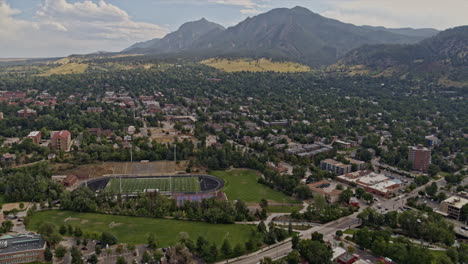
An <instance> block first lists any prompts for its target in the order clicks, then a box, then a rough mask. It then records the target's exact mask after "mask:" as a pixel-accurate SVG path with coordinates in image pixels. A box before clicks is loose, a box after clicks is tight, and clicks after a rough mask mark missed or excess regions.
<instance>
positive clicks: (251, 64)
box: [200, 58, 311, 72]
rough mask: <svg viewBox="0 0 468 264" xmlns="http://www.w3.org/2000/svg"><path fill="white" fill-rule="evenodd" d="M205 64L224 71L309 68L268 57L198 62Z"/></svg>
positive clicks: (304, 69)
mask: <svg viewBox="0 0 468 264" xmlns="http://www.w3.org/2000/svg"><path fill="white" fill-rule="evenodd" d="M200 63H201V64H205V65H207V66H210V67H213V68H216V69H218V70H222V71H226V72H240V71H250V72H267V71H272V72H308V71H311V69H310V68H309V67H308V66H305V65H302V64H299V63H295V62H274V61H271V60H268V59H259V60H253V59H237V60H228V59H219V58H212V59H207V60H204V61H201V62H200Z"/></svg>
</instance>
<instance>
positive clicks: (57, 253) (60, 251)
mask: <svg viewBox="0 0 468 264" xmlns="http://www.w3.org/2000/svg"><path fill="white" fill-rule="evenodd" d="M66 253H67V249H66V248H65V247H63V246H57V247H56V248H55V257H56V258H58V259H61V258H63V257H64V256H65V254H66Z"/></svg>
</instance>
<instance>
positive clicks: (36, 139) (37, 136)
mask: <svg viewBox="0 0 468 264" xmlns="http://www.w3.org/2000/svg"><path fill="white" fill-rule="evenodd" d="M27 137H28V138H30V139H31V140H32V142H33V143H34V144H37V145H39V143H41V139H42V134H41V132H40V131H32V132H31V133H29V135H28V136H27Z"/></svg>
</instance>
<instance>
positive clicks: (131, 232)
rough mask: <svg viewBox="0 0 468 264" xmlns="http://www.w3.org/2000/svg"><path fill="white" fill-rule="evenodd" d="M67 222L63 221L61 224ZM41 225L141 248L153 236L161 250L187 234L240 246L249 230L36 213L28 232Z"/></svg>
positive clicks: (157, 221) (228, 226)
mask: <svg viewBox="0 0 468 264" xmlns="http://www.w3.org/2000/svg"><path fill="white" fill-rule="evenodd" d="M66 219H68V220H67V221H65V220H66ZM43 222H50V223H54V224H55V225H57V227H59V226H60V225H61V224H71V225H73V226H79V227H80V228H81V229H82V230H83V232H98V233H101V232H104V231H108V232H110V233H112V234H114V235H115V236H116V237H117V238H118V240H119V242H120V243H130V244H145V243H146V241H147V240H146V238H147V235H148V234H150V233H154V234H155V235H156V237H157V239H158V241H159V243H160V245H161V246H163V247H165V246H170V245H174V244H175V243H176V242H177V241H178V237H179V233H180V232H187V233H188V234H189V236H190V238H191V239H192V240H194V241H196V239H197V238H198V237H199V236H204V237H205V238H206V239H208V240H209V241H212V242H215V243H216V244H217V245H221V244H222V242H223V240H224V239H225V238H227V239H229V241H230V242H231V245H233V246H234V245H236V244H238V243H242V244H244V243H245V242H247V241H248V239H249V237H250V234H251V229H252V227H251V226H249V225H219V224H208V223H203V222H193V221H182V220H171V219H158V218H145V217H131V216H116V215H105V214H95V213H77V212H70V211H59V210H52V211H43V212H36V213H35V214H34V215H33V217H32V218H31V221H30V223H29V224H28V229H29V230H37V228H38V227H39V225H40V224H41V223H43Z"/></svg>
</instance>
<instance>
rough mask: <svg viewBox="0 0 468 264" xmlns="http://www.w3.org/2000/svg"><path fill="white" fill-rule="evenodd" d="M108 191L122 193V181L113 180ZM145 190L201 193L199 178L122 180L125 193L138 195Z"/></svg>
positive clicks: (107, 187)
mask: <svg viewBox="0 0 468 264" xmlns="http://www.w3.org/2000/svg"><path fill="white" fill-rule="evenodd" d="M171 187H172V188H171ZM106 189H107V190H111V191H113V192H116V193H118V192H120V179H119V178H115V179H111V180H110V181H109V183H108V184H107V186H106ZM145 190H157V191H159V192H170V191H172V192H199V191H200V183H199V182H198V177H177V176H175V177H172V178H169V177H160V178H122V192H123V193H137V192H144V191H145Z"/></svg>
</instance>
